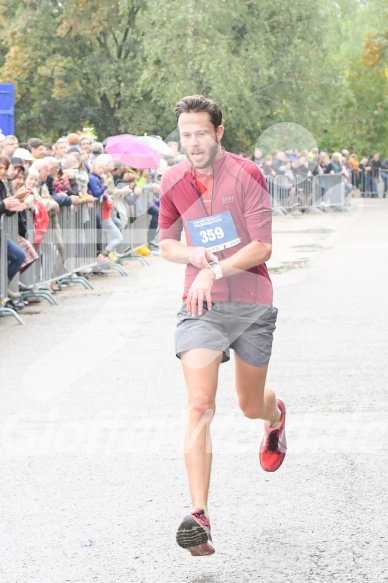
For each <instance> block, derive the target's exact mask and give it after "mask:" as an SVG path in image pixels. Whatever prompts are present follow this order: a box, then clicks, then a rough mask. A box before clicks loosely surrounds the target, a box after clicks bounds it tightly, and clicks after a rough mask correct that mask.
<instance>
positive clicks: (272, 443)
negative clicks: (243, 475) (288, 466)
mask: <svg viewBox="0 0 388 583" xmlns="http://www.w3.org/2000/svg"><path fill="white" fill-rule="evenodd" d="M276 404H277V406H278V407H279V409H280V411H281V412H282V416H281V418H280V421H279V423H277V424H276V425H275V427H270V426H269V425H268V424H267V423H264V430H265V435H264V437H263V440H262V442H261V444H260V456H259V457H260V465H261V467H262V468H263V470H265V471H266V472H276V470H277V469H278V468H280V466H281V465H282V463H283V460H284V458H285V455H286V449H287V440H286V428H285V423H286V407H285V405H284V403H283V401H281V400H280V399H278V400H277V401H276Z"/></svg>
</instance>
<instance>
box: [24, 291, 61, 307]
mask: <svg viewBox="0 0 388 583" xmlns="http://www.w3.org/2000/svg"><path fill="white" fill-rule="evenodd" d="M30 297H34V298H43V299H44V300H47V301H48V303H49V304H51V305H52V306H57V305H58V302H57V301H55V299H54V298H53V296H52V295H51V294H49V293H47V292H45V291H33V292H23V293H22V295H21V296H20V299H21V300H24V299H26V298H30Z"/></svg>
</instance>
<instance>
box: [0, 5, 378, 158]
mask: <svg viewBox="0 0 388 583" xmlns="http://www.w3.org/2000/svg"><path fill="white" fill-rule="evenodd" d="M385 2H386V0H364V1H362V0H338V1H337V2H334V1H331V0H330V1H329V2H326V3H321V4H322V6H320V5H318V4H317V3H313V2H311V1H310V0H296V1H295V2H287V1H286V0H279V1H278V2H276V3H274V2H272V1H271V0H211V1H210V0H201V2H198V0H186V1H185V2H182V0H169V2H160V0H118V1H117V2H114V3H112V2H111V1H108V0H0V8H1V10H0V14H2V16H1V18H0V38H1V39H2V40H1V41H0V78H1V80H2V81H5V82H15V83H16V94H17V120H16V121H17V133H18V136H19V138H21V139H25V138H27V137H30V136H32V135H35V136H42V137H46V138H49V139H55V138H57V137H58V136H59V135H61V134H64V133H66V132H68V131H73V130H75V129H79V128H80V127H82V126H84V125H88V126H89V125H91V126H94V127H95V128H96V130H97V132H98V134H99V136H100V138H101V139H103V138H104V137H105V136H107V135H111V134H116V133H121V132H128V133H134V134H141V133H149V134H154V133H156V134H159V135H162V136H163V137H166V136H168V135H169V134H170V133H171V132H172V131H173V130H174V128H175V126H176V123H175V119H174V114H173V107H174V103H175V102H176V101H177V100H178V99H179V98H181V97H182V96H183V95H188V94H191V93H204V94H206V95H208V96H210V97H212V98H213V99H215V100H216V101H218V102H219V103H220V105H221V107H222V110H223V113H224V119H225V126H226V134H225V138H224V143H225V145H226V146H227V147H228V148H229V149H231V150H234V151H243V150H247V149H250V150H252V149H253V148H254V146H255V144H256V143H257V140H258V139H259V136H260V134H261V133H262V132H263V131H265V130H266V129H267V128H269V127H270V126H271V125H273V124H276V123H278V122H294V123H297V124H300V125H302V126H304V127H305V128H307V129H308V130H309V131H310V132H311V133H312V134H313V135H314V136H315V138H316V139H317V141H318V143H319V144H320V145H321V146H328V147H333V148H334V147H336V148H338V147H343V146H344V145H352V146H354V147H355V148H359V149H368V148H371V147H372V144H373V145H374V144H376V145H378V146H379V147H381V148H383V147H387V144H386V141H385V140H386V139H387V138H385V136H386V135H387V131H386V130H387V127H386V123H387V121H386V120H387V119H388V116H387V115H386V113H387V101H386V100H387V97H386V95H387V91H386V90H385V87H386V81H387V70H388V67H387V26H385V27H384V25H383V24H382V23H383V22H384V20H383V19H382V18H381V15H382V14H384V3H385ZM376 4H378V11H379V15H378V16H377V14H376ZM365 79H367V82H365ZM384 115H385V122H383V121H382V117H383V116H384Z"/></svg>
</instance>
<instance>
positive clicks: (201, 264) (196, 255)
mask: <svg viewBox="0 0 388 583" xmlns="http://www.w3.org/2000/svg"><path fill="white" fill-rule="evenodd" d="M209 261H216V262H217V263H218V257H217V256H216V255H213V253H210V251H208V250H207V249H206V248H205V247H194V248H193V250H192V251H191V253H190V257H189V262H190V263H191V265H194V267H198V269H205V267H207V265H208V263H209Z"/></svg>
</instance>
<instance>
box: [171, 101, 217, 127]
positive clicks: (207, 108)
mask: <svg viewBox="0 0 388 583" xmlns="http://www.w3.org/2000/svg"><path fill="white" fill-rule="evenodd" d="M200 112H206V113H208V114H209V117H210V121H211V122H212V124H213V126H214V129H215V130H216V129H217V128H218V126H220V125H221V124H222V111H221V110H220V108H219V107H218V105H217V103H216V102H215V101H213V100H212V99H208V98H207V97H205V96H204V95H188V96H187V97H182V99H181V100H180V101H178V102H177V104H176V106H175V115H176V119H177V120H179V116H180V115H181V114H182V113H200Z"/></svg>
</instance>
